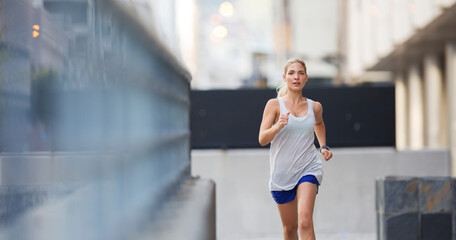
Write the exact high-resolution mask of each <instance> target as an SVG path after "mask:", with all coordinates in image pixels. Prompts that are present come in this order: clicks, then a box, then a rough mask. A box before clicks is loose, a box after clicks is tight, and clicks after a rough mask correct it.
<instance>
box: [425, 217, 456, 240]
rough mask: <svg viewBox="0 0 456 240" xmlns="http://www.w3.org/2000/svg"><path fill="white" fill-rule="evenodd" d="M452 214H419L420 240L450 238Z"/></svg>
mask: <svg viewBox="0 0 456 240" xmlns="http://www.w3.org/2000/svg"><path fill="white" fill-rule="evenodd" d="M451 218H452V214H451V213H429V214H421V240H451V238H452V236H451V235H452V219H451Z"/></svg>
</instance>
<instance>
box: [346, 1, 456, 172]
mask: <svg viewBox="0 0 456 240" xmlns="http://www.w3.org/2000/svg"><path fill="white" fill-rule="evenodd" d="M344 3H345V5H344V6H343V8H342V9H343V11H345V14H344V15H345V16H346V18H345V19H344V21H345V23H346V25H345V26H346V29H345V32H346V35H345V38H346V44H345V49H344V51H345V52H346V53H347V55H346V59H345V61H346V66H347V72H348V74H347V77H346V79H345V80H346V81H349V82H350V81H351V82H362V81H378V80H382V81H385V80H386V81H390V82H394V84H395V86H396V143H397V148H398V149H421V148H448V149H449V150H450V154H451V158H452V175H453V176H456V97H455V94H454V93H456V31H455V29H456V18H455V17H454V16H456V1H454V0H439V1H432V0H426V1H394V0H389V1H375V0H370V1H360V0H346V1H344Z"/></svg>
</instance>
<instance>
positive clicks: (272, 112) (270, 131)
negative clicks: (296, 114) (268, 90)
mask: <svg viewBox="0 0 456 240" xmlns="http://www.w3.org/2000/svg"><path fill="white" fill-rule="evenodd" d="M277 113H280V106H279V102H278V100H277V99H270V100H269V101H268V103H266V107H265V108H264V112H263V120H262V121H261V126H260V134H259V136H258V141H259V142H260V144H261V146H266V145H267V144H269V143H270V142H271V141H272V139H274V136H275V135H276V134H277V133H278V132H279V131H280V130H281V129H282V128H284V127H285V125H287V124H288V114H289V113H288V114H282V115H280V117H279V120H278V121H277V124H276V125H274V126H273V124H274V121H275V119H276V115H277Z"/></svg>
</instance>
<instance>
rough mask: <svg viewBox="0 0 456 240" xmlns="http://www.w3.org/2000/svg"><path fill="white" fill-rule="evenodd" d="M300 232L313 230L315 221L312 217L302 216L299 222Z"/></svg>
mask: <svg viewBox="0 0 456 240" xmlns="http://www.w3.org/2000/svg"><path fill="white" fill-rule="evenodd" d="M298 225H299V231H307V230H310V229H313V220H312V216H309V215H302V216H300V218H299V221H298Z"/></svg>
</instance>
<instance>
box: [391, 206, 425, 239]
mask: <svg viewBox="0 0 456 240" xmlns="http://www.w3.org/2000/svg"><path fill="white" fill-rule="evenodd" d="M385 226H386V239H387V240H420V239H419V232H420V230H419V229H420V220H419V213H417V212H415V213H404V214H399V215H395V216H391V217H389V218H388V219H387V221H386V224H385Z"/></svg>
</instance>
